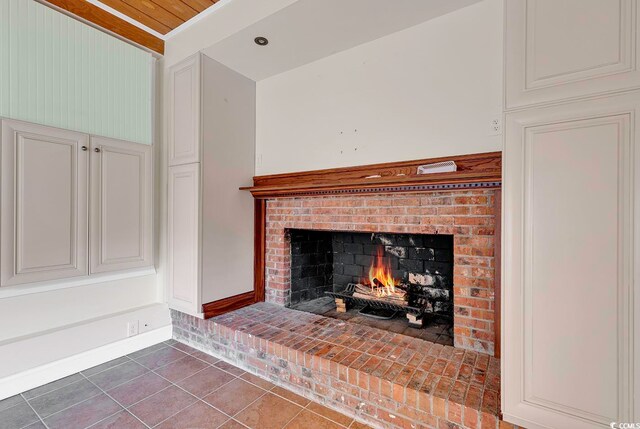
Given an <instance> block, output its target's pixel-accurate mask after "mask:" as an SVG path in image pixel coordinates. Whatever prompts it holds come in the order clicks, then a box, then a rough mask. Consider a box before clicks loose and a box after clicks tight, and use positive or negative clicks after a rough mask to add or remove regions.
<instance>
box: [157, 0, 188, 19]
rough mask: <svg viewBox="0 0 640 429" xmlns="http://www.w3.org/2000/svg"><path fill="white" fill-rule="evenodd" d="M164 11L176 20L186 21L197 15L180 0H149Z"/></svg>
mask: <svg viewBox="0 0 640 429" xmlns="http://www.w3.org/2000/svg"><path fill="white" fill-rule="evenodd" d="M150 1H152V2H153V3H155V4H157V5H158V6H160V7H162V8H164V9H165V10H167V11H169V12H171V13H172V14H174V15H175V16H177V17H178V18H180V19H182V20H184V21H188V20H190V19H191V18H193V17H194V16H196V15H197V14H198V11H197V10H195V9H192V8H191V7H189V6H188V5H186V4H185V3H183V2H181V1H180V0H150Z"/></svg>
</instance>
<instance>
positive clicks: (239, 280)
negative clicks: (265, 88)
mask: <svg viewBox="0 0 640 429" xmlns="http://www.w3.org/2000/svg"><path fill="white" fill-rule="evenodd" d="M170 73H171V76H170V78H169V81H170V86H171V88H170V90H169V94H170V96H169V103H170V108H169V111H170V114H169V122H170V123H169V130H170V139H169V143H170V148H169V174H168V177H169V190H168V193H169V196H168V211H169V213H168V223H169V225H168V231H167V234H168V237H167V247H168V249H167V253H168V258H167V259H168V260H167V263H168V267H167V272H168V289H169V290H168V296H169V299H168V300H169V306H170V307H171V308H174V309H177V310H180V311H183V312H187V313H190V314H194V315H198V316H201V315H203V313H208V314H211V311H210V310H207V311H204V309H203V305H206V304H210V305H209V306H207V307H208V308H209V309H210V308H212V306H215V305H216V304H217V303H218V302H219V301H220V300H224V299H226V298H231V297H234V299H235V300H240V298H242V302H247V301H249V302H250V301H251V299H252V295H251V294H252V293H253V288H254V285H253V282H254V280H253V263H254V261H253V247H254V240H253V228H254V219H253V216H254V202H253V198H252V197H251V195H250V194H249V193H248V192H244V191H240V190H239V188H240V187H241V186H246V185H251V180H252V177H253V175H254V172H255V166H254V159H255V82H253V81H252V80H250V79H247V78H246V77H244V76H242V75H240V74H238V73H236V72H234V71H233V70H230V69H229V68H227V67H225V66H223V65H222V64H220V63H218V62H216V61H214V60H212V59H210V58H208V57H206V56H204V55H200V54H197V55H195V56H194V57H191V58H188V59H187V60H185V61H184V62H182V63H180V64H178V65H177V66H174V67H172V68H171V69H170ZM185 93H188V94H185ZM194 100H198V101H197V102H194ZM205 118H206V120H205ZM253 296H255V295H253Z"/></svg>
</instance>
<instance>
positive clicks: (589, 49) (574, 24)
mask: <svg viewBox="0 0 640 429" xmlns="http://www.w3.org/2000/svg"><path fill="white" fill-rule="evenodd" d="M505 7H506V15H505V16H506V21H505V29H506V33H505V80H506V107H507V109H512V108H518V107H524V106H528V105H534V104H539V103H548V102H554V101H559V100H568V99H574V98H577V97H585V96H590V95H595V94H601V93H607V92H616V91H620V90H625V89H629V88H635V87H640V55H639V54H640V31H638V25H639V23H640V10H639V8H638V1H637V0H617V1H616V0H562V1H558V0H508V1H506V2H505Z"/></svg>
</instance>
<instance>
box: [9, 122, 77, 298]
mask: <svg viewBox="0 0 640 429" xmlns="http://www.w3.org/2000/svg"><path fill="white" fill-rule="evenodd" d="M88 146H89V136H87V135H86V134H82V133H76V132H72V131H65V130H60V129H56V128H51V127H44V126H40V125H34V124H29V123H26V122H19V121H9V120H5V121H2V178H1V180H2V186H1V192H2V203H1V208H0V214H1V216H0V217H1V218H2V229H1V236H2V247H1V249H0V251H1V253H2V255H1V266H0V271H1V280H0V285H1V286H8V285H15V284H22V283H30V282H37V281H42V280H53V279H61V278H66V277H75V276H84V275H87V274H88V265H87V258H88V252H87V250H88V249H87V232H88V230H87V219H88V186H87V185H88V182H89V181H88V167H89V152H88V150H87V149H88ZM83 149H84V150H83Z"/></svg>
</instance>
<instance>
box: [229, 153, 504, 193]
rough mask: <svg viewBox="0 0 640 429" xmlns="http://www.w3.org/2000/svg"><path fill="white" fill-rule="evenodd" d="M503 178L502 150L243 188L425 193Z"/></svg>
mask: <svg viewBox="0 0 640 429" xmlns="http://www.w3.org/2000/svg"><path fill="white" fill-rule="evenodd" d="M444 161H454V162H455V163H456V165H457V171H455V172H451V173H435V174H423V175H420V174H418V173H417V170H418V167H419V166H420V165H425V164H434V163H438V162H444ZM501 180H502V153H501V152H488V153H481V154H473V155H461V156H450V157H442V158H431V159H421V160H417V161H402V162H390V163H384V164H371V165H365V166H359V167H344V168H333V169H326V170H315V171H305V172H298V173H286V174H274V175H269V176H256V177H254V178H253V183H254V186H251V187H242V188H240V189H242V190H248V191H250V192H251V193H252V194H253V196H254V197H255V198H261V199H268V198H277V197H286V196H305V195H307V196H313V195H334V194H359V193H383V192H424V191H428V190H435V189H460V188H469V187H499V186H500V181H501Z"/></svg>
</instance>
